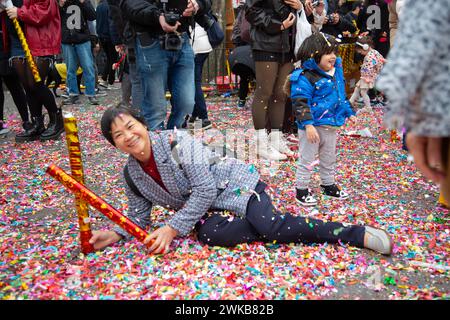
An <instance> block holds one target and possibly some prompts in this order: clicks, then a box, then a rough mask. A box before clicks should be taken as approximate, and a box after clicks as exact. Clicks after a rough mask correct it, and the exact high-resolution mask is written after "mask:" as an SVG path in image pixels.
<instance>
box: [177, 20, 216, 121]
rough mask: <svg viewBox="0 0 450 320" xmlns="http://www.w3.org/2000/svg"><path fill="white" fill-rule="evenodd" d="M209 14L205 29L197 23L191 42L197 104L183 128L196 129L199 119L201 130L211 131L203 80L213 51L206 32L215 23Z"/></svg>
mask: <svg viewBox="0 0 450 320" xmlns="http://www.w3.org/2000/svg"><path fill="white" fill-rule="evenodd" d="M209 17H210V16H209V15H208V14H205V15H204V18H205V20H207V21H205V22H204V23H202V24H203V25H204V27H202V26H201V25H200V24H198V23H195V29H194V37H193V39H192V41H191V45H192V49H193V50H194V55H195V56H194V63H195V69H194V71H195V75H194V81H195V104H194V111H193V112H192V115H191V116H190V117H189V119H188V120H187V121H186V122H185V123H184V124H183V128H187V127H188V126H189V127H195V125H194V123H195V122H196V121H197V119H198V120H199V122H200V125H199V127H200V128H201V129H205V130H206V129H209V128H211V127H212V123H211V121H209V119H208V109H207V106H206V101H205V96H204V94H203V89H202V78H203V65H204V64H205V61H206V59H208V56H209V53H210V52H212V51H213V48H212V47H211V44H210V43H209V39H208V34H207V32H206V30H205V28H207V26H208V25H209V24H212V23H213V21H212V20H211V19H213V18H209Z"/></svg>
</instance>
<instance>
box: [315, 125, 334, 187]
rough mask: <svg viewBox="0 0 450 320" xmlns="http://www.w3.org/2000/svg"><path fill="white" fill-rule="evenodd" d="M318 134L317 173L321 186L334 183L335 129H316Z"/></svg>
mask: <svg viewBox="0 0 450 320" xmlns="http://www.w3.org/2000/svg"><path fill="white" fill-rule="evenodd" d="M316 129H317V132H318V133H319V137H320V143H319V172H320V180H321V182H322V185H323V186H330V185H333V184H335V183H336V181H335V177H334V175H335V171H336V129H333V128H326V127H325V128H324V127H316Z"/></svg>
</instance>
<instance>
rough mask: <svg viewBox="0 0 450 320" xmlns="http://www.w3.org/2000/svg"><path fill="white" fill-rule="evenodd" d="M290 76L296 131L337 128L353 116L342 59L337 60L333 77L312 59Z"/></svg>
mask: <svg viewBox="0 0 450 320" xmlns="http://www.w3.org/2000/svg"><path fill="white" fill-rule="evenodd" d="M302 67H303V68H301V69H296V70H294V72H293V73H292V74H291V77H290V80H291V98H292V107H293V110H294V112H295V115H296V119H297V125H298V128H299V129H302V130H304V129H305V126H306V125H308V124H311V125H314V126H335V127H340V126H342V125H343V124H344V123H345V119H346V118H348V117H350V116H352V115H355V112H354V111H353V109H352V107H351V105H350V102H349V101H348V100H347V96H346V93H345V79H344V71H343V69H342V59H341V58H337V59H336V64H335V68H336V72H335V74H334V77H332V76H330V75H328V74H327V73H325V71H323V70H322V69H320V68H319V66H318V65H317V63H316V62H315V60H314V59H313V58H311V59H309V60H307V61H306V62H305V63H303V66H302Z"/></svg>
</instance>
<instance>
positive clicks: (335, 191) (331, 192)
mask: <svg viewBox="0 0 450 320" xmlns="http://www.w3.org/2000/svg"><path fill="white" fill-rule="evenodd" d="M320 187H321V188H322V192H323V194H324V195H327V196H330V197H334V198H338V199H342V200H344V199H347V198H348V193H347V192H345V191H343V190H341V189H340V188H339V187H338V186H337V185H335V184H332V185H330V186H323V185H320Z"/></svg>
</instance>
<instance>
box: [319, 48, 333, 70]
mask: <svg viewBox="0 0 450 320" xmlns="http://www.w3.org/2000/svg"><path fill="white" fill-rule="evenodd" d="M335 63H336V54H335V53H334V52H332V53H330V54H324V55H323V56H322V58H321V59H320V63H319V68H320V69H322V70H323V71H325V72H328V71H330V70H333V68H334V64H335Z"/></svg>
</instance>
